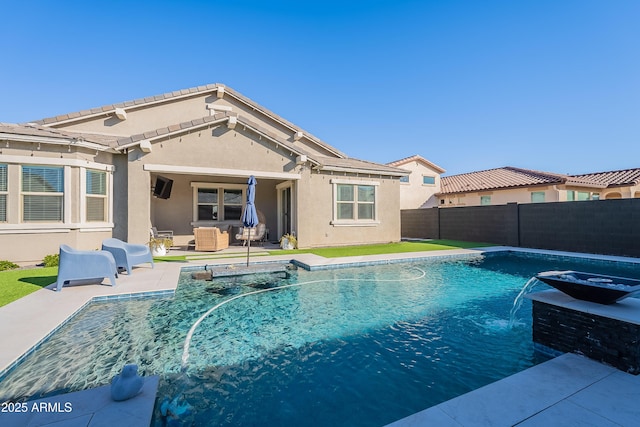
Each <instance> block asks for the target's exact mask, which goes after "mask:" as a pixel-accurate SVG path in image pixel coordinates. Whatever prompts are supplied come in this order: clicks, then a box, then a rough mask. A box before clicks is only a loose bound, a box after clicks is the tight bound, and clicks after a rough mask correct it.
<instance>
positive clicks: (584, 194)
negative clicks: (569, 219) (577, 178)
mask: <svg viewBox="0 0 640 427" xmlns="http://www.w3.org/2000/svg"><path fill="white" fill-rule="evenodd" d="M578 200H591V193H589V192H588V191H578Z"/></svg>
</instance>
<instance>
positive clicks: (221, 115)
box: [0, 84, 407, 261]
mask: <svg viewBox="0 0 640 427" xmlns="http://www.w3.org/2000/svg"><path fill="white" fill-rule="evenodd" d="M251 175H254V176H255V177H256V179H257V181H258V185H257V187H256V207H257V209H258V210H259V211H261V213H262V216H263V217H264V218H265V219H266V225H267V228H268V229H269V239H270V240H278V238H279V237H280V236H281V235H283V234H285V233H295V234H296V236H297V238H298V245H299V247H303V248H304V247H319V246H329V245H347V244H365V243H382V242H394V241H399V240H400V210H399V204H400V178H402V177H403V176H406V175H407V171H406V170H404V169H401V168H398V167H394V166H388V165H382V164H377V163H372V162H368V161H363V160H358V159H354V158H350V157H348V156H347V155H346V154H344V153H343V152H341V151H339V150H338V149H336V148H334V147H332V146H331V145H329V144H327V143H325V142H323V141H321V140H320V139H319V138H316V137H315V136H313V135H311V134H310V133H309V132H307V131H305V130H303V129H301V128H299V127H298V126H296V125H294V124H292V123H290V122H288V121H287V120H285V119H283V118H282V117H280V116H278V115H277V114H275V113H273V112H271V111H269V110H267V109H266V108H264V107H262V106H260V105H258V104H257V103H255V102H254V101H252V100H250V99H248V98H246V97H245V96H243V95H241V94H240V93H238V92H236V91H234V90H232V89H230V88H228V87H226V86H224V85H222V84H211V85H206V86H199V87H195V88H191V89H185V90H180V91H176V92H171V93H165V94H162V95H158V96H152V97H148V98H144V99H137V100H134V101H128V102H123V103H119V104H114V105H107V106H103V107H100V108H94V109H91V110H84V111H79V112H76V113H70V114H65V115H60V116H56V117H52V118H47V119H43V120H38V121H36V122H34V123H26V124H21V125H13V124H0V239H1V240H2V244H0V259H8V260H11V261H31V260H37V259H41V258H42V257H43V256H44V255H46V254H52V253H57V251H58V246H59V244H61V243H66V244H69V245H71V246H73V247H76V248H79V249H96V248H99V247H100V242H101V241H102V240H103V239H104V238H107V237H112V236H113V237H116V238H120V239H122V240H125V241H128V242H132V243H146V242H147V241H148V240H149V229H150V227H152V226H154V227H156V228H158V229H161V230H163V229H169V230H173V231H174V236H175V238H174V241H175V243H176V244H178V245H185V244H187V243H188V242H189V241H190V240H191V239H193V229H194V228H195V227H201V226H218V227H221V228H223V229H229V228H231V230H234V227H235V228H237V227H239V226H240V225H241V224H240V216H241V212H242V210H243V208H244V205H245V201H246V194H245V192H246V183H247V179H248V177H249V176H251Z"/></svg>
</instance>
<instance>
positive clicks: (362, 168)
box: [314, 156, 407, 176]
mask: <svg viewBox="0 0 640 427" xmlns="http://www.w3.org/2000/svg"><path fill="white" fill-rule="evenodd" d="M314 159H316V160H317V161H318V162H319V163H320V167H319V169H321V170H340V171H344V172H353V173H356V172H357V173H370V174H372V175H379V174H380V175H390V176H405V175H407V171H406V170H404V169H400V168H396V167H393V166H388V165H381V164H379V163H374V162H369V161H366V160H359V159H354V158H346V159H340V158H337V157H325V156H315V157H314Z"/></svg>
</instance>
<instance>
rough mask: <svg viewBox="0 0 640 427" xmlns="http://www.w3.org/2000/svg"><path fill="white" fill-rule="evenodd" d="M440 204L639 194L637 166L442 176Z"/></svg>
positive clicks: (508, 169)
mask: <svg viewBox="0 0 640 427" xmlns="http://www.w3.org/2000/svg"><path fill="white" fill-rule="evenodd" d="M441 187H442V189H441V191H440V193H439V194H438V195H437V197H438V199H439V205H440V206H441V207H449V206H478V205H500V204H505V203H539V202H564V201H578V200H598V199H619V198H631V197H640V168H638V169H626V170H619V171H611V172H600V173H591V174H584V175H563V174H557V173H551V172H540V171H534V170H528V169H520V168H514V167H503V168H496V169H490V170H485V171H479V172H470V173H464V174H460V175H452V176H445V177H442V181H441Z"/></svg>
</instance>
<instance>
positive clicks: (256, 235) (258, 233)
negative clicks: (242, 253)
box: [236, 222, 267, 246]
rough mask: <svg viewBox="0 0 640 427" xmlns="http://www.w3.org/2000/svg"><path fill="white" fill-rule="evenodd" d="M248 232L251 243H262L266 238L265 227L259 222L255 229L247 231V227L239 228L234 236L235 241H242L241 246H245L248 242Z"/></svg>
mask: <svg viewBox="0 0 640 427" xmlns="http://www.w3.org/2000/svg"><path fill="white" fill-rule="evenodd" d="M249 230H251V241H252V242H260V243H264V241H265V239H266V238H267V226H266V224H264V223H262V222H260V223H258V226H257V227H253V228H251V229H249V227H241V228H240V231H239V233H238V234H236V240H242V246H245V245H246V244H247V241H248V240H249Z"/></svg>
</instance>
